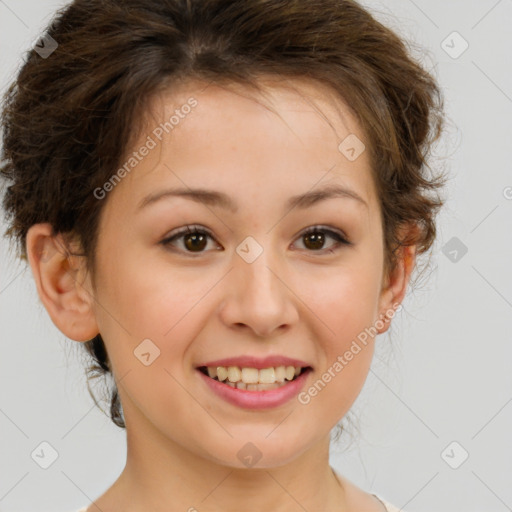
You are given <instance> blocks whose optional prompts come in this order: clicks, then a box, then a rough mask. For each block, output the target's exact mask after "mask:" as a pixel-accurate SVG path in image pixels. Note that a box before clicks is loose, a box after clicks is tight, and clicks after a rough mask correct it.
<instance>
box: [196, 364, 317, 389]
mask: <svg viewBox="0 0 512 512" xmlns="http://www.w3.org/2000/svg"><path fill="white" fill-rule="evenodd" d="M306 369H307V368H303V367H300V366H276V367H269V368H262V369H258V368H251V367H244V368H240V367H239V366H202V367H200V368H199V370H200V371H201V372H202V373H204V374H205V375H208V377H210V378H211V379H214V380H216V381H218V382H223V383H224V384H226V385H228V386H230V387H232V388H237V389H243V390H247V391H266V390H270V389H277V388H280V387H282V386H285V385H286V384H287V382H290V381H293V380H295V379H296V378H297V377H298V376H299V375H300V374H301V373H302V372H303V371H304V370H306Z"/></svg>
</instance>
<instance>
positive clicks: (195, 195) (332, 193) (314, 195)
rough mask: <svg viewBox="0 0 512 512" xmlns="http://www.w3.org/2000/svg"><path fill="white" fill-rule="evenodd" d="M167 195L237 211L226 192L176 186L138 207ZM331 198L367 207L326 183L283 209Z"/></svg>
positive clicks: (351, 192) (349, 191) (291, 200)
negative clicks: (347, 200)
mask: <svg viewBox="0 0 512 512" xmlns="http://www.w3.org/2000/svg"><path fill="white" fill-rule="evenodd" d="M167 197H184V198H187V199H190V200H192V201H195V202H197V203H203V204H207V205H209V206H220V207H221V208H224V209H226V210H230V211H231V212H233V213H236V212H237V211H238V205H237V204H236V203H235V202H234V201H233V200H232V199H231V198H230V197H229V196H228V195H227V194H224V193H223V192H218V191H216V190H207V189H199V188H196V189H192V188H178V189H171V190H162V191H160V192H156V193H154V194H150V195H148V196H146V197H145V198H144V199H143V200H142V201H141V202H140V204H139V206H138V209H139V210H140V209H142V208H145V207H146V206H148V205H150V204H153V203H155V202H157V201H160V200H161V199H163V198H167ZM332 198H342V199H353V200H355V201H357V202H358V203H359V204H361V205H364V206H366V208H368V204H367V203H366V201H365V200H364V199H363V198H362V197H361V196H360V195H359V194H357V192H355V191H354V190H352V189H350V188H347V187H342V186H340V185H328V186H325V187H323V188H321V189H317V190H311V191H309V192H306V193H304V194H299V195H297V196H293V197H290V198H289V199H288V201H287V202H286V206H285V210H291V209H293V208H299V209H306V208H310V207H311V206H313V205H315V204H316V203H318V202H320V201H325V200H326V199H332Z"/></svg>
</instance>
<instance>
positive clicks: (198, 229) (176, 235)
mask: <svg viewBox="0 0 512 512" xmlns="http://www.w3.org/2000/svg"><path fill="white" fill-rule="evenodd" d="M315 231H324V232H327V233H332V234H333V235H337V236H339V237H340V238H342V239H343V240H344V243H346V245H352V244H351V242H350V239H349V238H348V236H347V235H346V234H345V232H344V231H342V230H340V229H337V228H333V227H330V226H324V225H322V224H315V225H313V226H309V227H307V228H304V229H303V230H301V231H300V232H299V233H298V234H297V235H296V236H295V239H297V238H299V237H301V236H304V235H305V234H307V233H311V232H315ZM195 232H204V233H205V234H206V235H208V236H209V237H210V238H211V239H212V240H214V241H215V242H216V243H218V241H217V239H216V237H215V236H214V234H213V232H212V231H211V230H209V229H208V228H206V227H204V226H200V225H195V224H191V225H188V226H184V227H182V228H178V229H177V231H176V232H175V233H171V234H169V235H167V236H166V237H165V238H164V239H163V240H162V243H164V242H168V241H170V240H171V239H173V238H181V237H183V236H184V235H186V234H188V233H195ZM338 243H343V242H339V241H338Z"/></svg>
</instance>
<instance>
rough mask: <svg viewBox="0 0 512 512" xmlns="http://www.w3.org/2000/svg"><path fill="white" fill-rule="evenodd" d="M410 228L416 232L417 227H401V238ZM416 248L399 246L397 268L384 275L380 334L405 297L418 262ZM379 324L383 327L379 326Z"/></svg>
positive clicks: (387, 326) (380, 308)
mask: <svg viewBox="0 0 512 512" xmlns="http://www.w3.org/2000/svg"><path fill="white" fill-rule="evenodd" d="M410 230H412V232H415V231H416V228H414V227H409V228H407V229H401V230H400V240H404V238H405V234H407V232H408V231H410ZM416 249H417V245H409V246H401V247H399V249H398V254H397V261H396V266H395V268H394V269H393V270H392V271H391V272H389V273H388V274H387V275H385V276H384V279H383V286H382V290H381V295H380V299H379V320H381V322H376V328H377V332H378V333H379V334H383V333H384V332H386V331H387V330H388V329H389V326H390V325H391V319H392V318H393V316H394V311H396V309H397V308H398V306H399V305H400V304H401V303H402V301H403V299H404V297H405V294H406V292H407V286H408V284H409V281H410V278H411V274H412V271H413V270H414V266H415V263H416ZM382 324H383V326H382ZM379 325H381V326H382V327H381V328H379V327H378V326H379Z"/></svg>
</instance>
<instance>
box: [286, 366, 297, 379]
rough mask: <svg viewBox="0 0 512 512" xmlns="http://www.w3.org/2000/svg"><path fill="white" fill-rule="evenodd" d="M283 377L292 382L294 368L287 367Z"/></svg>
mask: <svg viewBox="0 0 512 512" xmlns="http://www.w3.org/2000/svg"><path fill="white" fill-rule="evenodd" d="M285 376H286V380H292V379H293V377H295V368H294V367H293V366H287V367H286V373H285Z"/></svg>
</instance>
